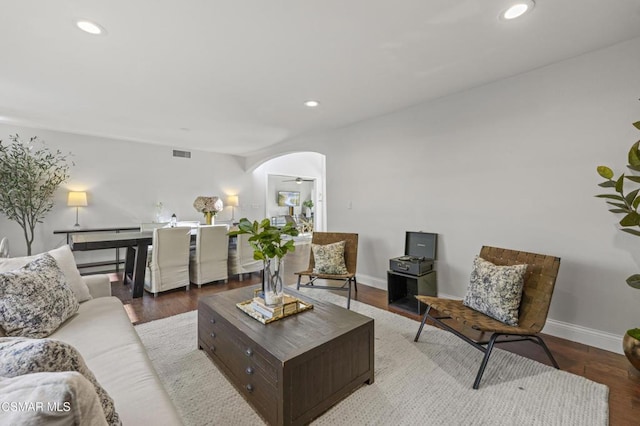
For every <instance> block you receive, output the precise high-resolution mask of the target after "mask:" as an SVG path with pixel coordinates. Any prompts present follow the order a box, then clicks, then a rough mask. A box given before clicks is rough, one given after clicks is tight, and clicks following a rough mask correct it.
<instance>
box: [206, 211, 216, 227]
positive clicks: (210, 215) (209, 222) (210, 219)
mask: <svg viewBox="0 0 640 426" xmlns="http://www.w3.org/2000/svg"><path fill="white" fill-rule="evenodd" d="M214 217H215V216H214V215H213V212H204V222H205V223H206V224H207V225H213V220H214Z"/></svg>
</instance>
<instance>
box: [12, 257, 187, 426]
mask: <svg viewBox="0 0 640 426" xmlns="http://www.w3.org/2000/svg"><path fill="white" fill-rule="evenodd" d="M11 260H14V259H11ZM16 260H17V259H16ZM6 261H9V259H7V260H6ZM13 266H15V265H9V264H6V265H4V269H9V268H10V267H13ZM73 266H74V269H75V264H74V265H73ZM2 269H3V265H1V264H0V272H1V271H2ZM78 277H79V275H78ZM79 279H81V280H82V281H83V282H84V283H85V284H86V285H87V287H88V291H89V294H90V295H91V297H92V298H91V299H90V300H86V301H83V302H81V303H80V308H79V309H78V312H77V313H76V314H74V315H73V316H72V317H71V318H69V319H68V320H67V321H65V322H64V323H62V325H60V327H59V328H58V329H57V330H56V331H54V332H53V333H52V334H51V335H50V336H49V338H51V339H57V340H61V341H63V342H66V343H69V344H70V345H72V346H74V347H75V348H76V349H77V350H78V351H79V352H80V354H81V355H82V357H83V358H84V360H85V362H86V364H87V366H88V367H89V369H90V370H91V371H92V372H93V374H94V375H95V377H96V379H97V381H98V382H99V383H100V385H102V387H103V388H104V389H105V390H106V391H107V393H108V394H109V395H110V396H111V398H113V400H114V403H115V409H116V412H117V413H118V414H119V416H120V419H121V421H122V424H123V425H125V426H127V425H145V424H148V425H181V424H182V421H181V420H180V417H179V415H178V413H177V411H176V409H175V407H174V406H173V403H172V402H171V400H170V399H169V396H168V394H167V392H166V391H165V389H164V387H163V386H162V384H161V382H160V379H159V377H158V375H157V374H156V372H155V370H154V369H153V366H152V365H151V361H150V360H149V357H148V355H147V353H146V351H145V348H144V346H143V344H142V342H141V341H140V338H139V337H138V334H137V333H136V331H135V330H134V327H133V325H132V324H131V321H130V320H129V317H128V315H127V313H126V311H125V310H124V306H123V305H122V302H121V301H120V300H119V299H118V298H116V297H112V296H111V283H110V282H109V278H108V276H107V275H93V276H85V277H81V278H79ZM87 296H88V295H87ZM1 331H2V330H0V335H4V332H1Z"/></svg>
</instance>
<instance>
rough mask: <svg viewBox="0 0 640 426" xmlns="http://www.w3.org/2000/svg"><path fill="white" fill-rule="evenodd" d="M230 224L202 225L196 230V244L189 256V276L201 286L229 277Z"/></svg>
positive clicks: (194, 282)
mask: <svg viewBox="0 0 640 426" xmlns="http://www.w3.org/2000/svg"><path fill="white" fill-rule="evenodd" d="M228 232H229V225H201V226H200V227H198V229H197V230H196V246H195V250H192V251H191V255H190V258H189V278H190V280H191V282H192V283H193V284H197V285H198V287H201V286H202V284H207V283H210V282H213V281H219V280H224V281H225V282H227V279H228V278H229V274H228V269H227V259H228V257H229V236H228V235H227V233H228Z"/></svg>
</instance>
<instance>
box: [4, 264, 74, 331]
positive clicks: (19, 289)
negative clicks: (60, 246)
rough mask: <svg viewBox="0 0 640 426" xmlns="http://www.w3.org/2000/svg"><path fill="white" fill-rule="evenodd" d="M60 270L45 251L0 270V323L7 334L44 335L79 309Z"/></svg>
mask: <svg viewBox="0 0 640 426" xmlns="http://www.w3.org/2000/svg"><path fill="white" fill-rule="evenodd" d="M78 307H79V304H78V301H77V300H76V297H75V295H74V293H73V291H72V290H71V288H70V287H69V285H68V284H67V281H66V278H65V276H64V274H63V273H62V270H61V269H60V267H59V266H58V263H57V262H56V261H55V259H54V258H53V256H51V255H50V254H48V253H44V254H41V255H39V256H37V257H36V258H35V259H34V260H33V261H31V262H29V263H27V264H26V265H24V266H23V267H22V268H20V269H15V270H13V271H9V272H1V273H0V326H2V328H3V329H4V331H5V332H6V334H7V335H9V336H24V337H46V336H48V335H50V334H51V333H53V332H54V331H55V330H56V329H57V328H58V327H59V326H60V324H62V323H63V322H64V321H66V320H67V319H68V318H69V317H71V316H72V315H73V314H75V313H76V312H77V311H78Z"/></svg>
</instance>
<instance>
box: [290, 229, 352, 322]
mask: <svg viewBox="0 0 640 426" xmlns="http://www.w3.org/2000/svg"><path fill="white" fill-rule="evenodd" d="M357 264H358V234H352V233H345V232H314V233H313V236H312V237H311V253H310V254H309V266H308V267H307V269H306V270H305V271H300V272H296V273H295V274H296V275H297V276H298V283H297V286H296V288H298V289H300V286H303V287H307V288H317V289H325V290H343V291H346V292H347V309H349V308H350V307H351V284H352V283H353V286H354V288H355V291H356V292H357V291H358V283H357V282H356V267H357ZM303 276H306V277H308V278H309V281H308V282H306V283H302V282H301V279H302V277H303ZM317 279H321V280H338V281H342V286H340V287H338V286H335V285H334V286H328V285H316V280H317Z"/></svg>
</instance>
